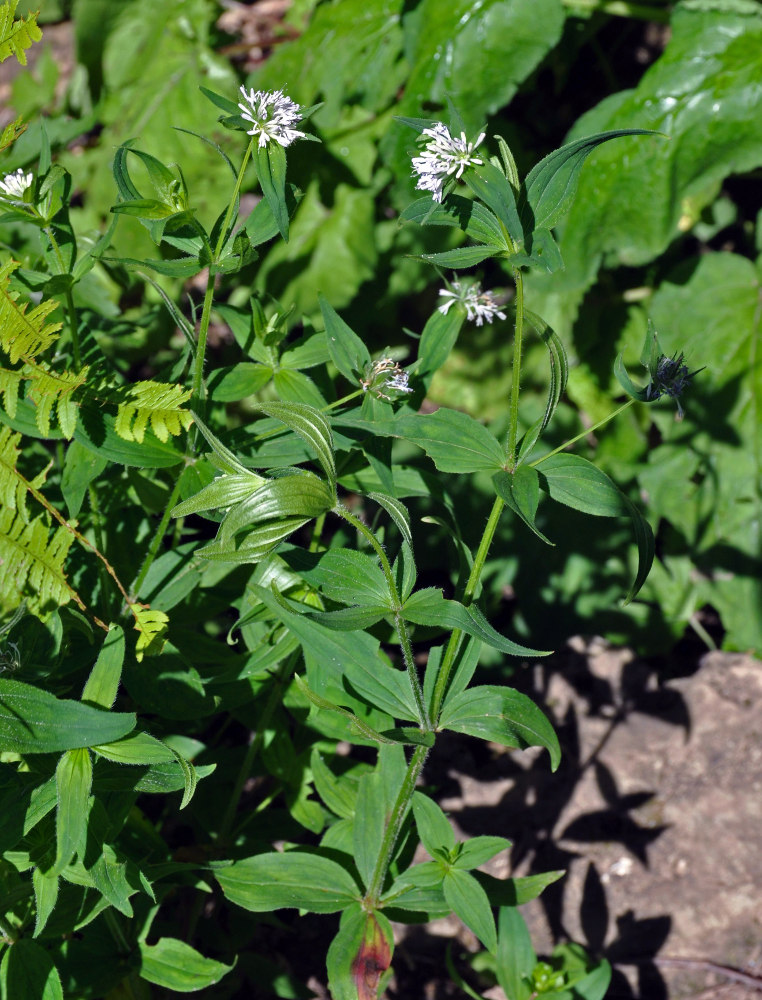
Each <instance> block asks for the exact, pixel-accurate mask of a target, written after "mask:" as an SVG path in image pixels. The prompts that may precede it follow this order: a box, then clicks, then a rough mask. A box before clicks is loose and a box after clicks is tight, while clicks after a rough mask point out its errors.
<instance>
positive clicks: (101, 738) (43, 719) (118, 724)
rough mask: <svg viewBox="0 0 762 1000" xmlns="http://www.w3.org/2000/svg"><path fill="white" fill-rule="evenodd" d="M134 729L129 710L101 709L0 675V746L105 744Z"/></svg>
mask: <svg viewBox="0 0 762 1000" xmlns="http://www.w3.org/2000/svg"><path fill="white" fill-rule="evenodd" d="M134 728H135V716H134V714H133V713H131V712H105V711H103V710H102V709H98V708H92V707H91V706H90V705H83V704H82V703H81V702H78V701H69V700H66V699H63V698H56V696H55V695H53V694H50V692H49V691H43V690H42V689H41V688H36V687H32V685H30V684H23V683H22V682H21V681H12V680H8V679H7V678H4V677H0V749H2V750H6V751H8V750H9V751H11V752H12V753H22V754H23V753H54V752H56V751H61V750H74V749H76V748H78V747H89V746H94V745H95V744H97V743H109V742H111V741H112V740H118V739H119V738H120V737H122V736H126V735H127V733H129V732H131V731H132V730H133V729H134Z"/></svg>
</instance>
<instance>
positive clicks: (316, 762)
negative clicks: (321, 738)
mask: <svg viewBox="0 0 762 1000" xmlns="http://www.w3.org/2000/svg"><path fill="white" fill-rule="evenodd" d="M310 769H311V770H312V777H313V779H314V781H315V788H316V790H317V793H318V795H319V796H320V798H321V799H322V800H323V802H325V804H326V805H327V806H328V808H329V809H330V810H331V812H334V813H336V815H337V816H340V817H341V818H342V819H351V818H352V817H353V816H354V813H355V806H356V804H357V785H356V783H355V782H352V781H348V780H347V778H346V776H341V777H337V776H336V775H335V774H334V773H333V771H332V770H331V769H330V768H329V767H328V765H327V764H326V763H325V761H324V760H323V757H322V755H321V753H320V751H319V750H318V748H317V747H313V748H312V754H311V756H310Z"/></svg>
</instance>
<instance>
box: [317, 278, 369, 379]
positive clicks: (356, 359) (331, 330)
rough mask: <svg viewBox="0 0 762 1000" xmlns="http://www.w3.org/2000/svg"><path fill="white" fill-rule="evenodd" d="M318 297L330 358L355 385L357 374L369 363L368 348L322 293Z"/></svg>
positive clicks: (360, 373)
mask: <svg viewBox="0 0 762 1000" xmlns="http://www.w3.org/2000/svg"><path fill="white" fill-rule="evenodd" d="M318 299H319V301H320V311H321V312H322V314H323V322H324V323H325V332H326V337H327V342H328V350H329V351H330V353H331V359H332V361H333V363H334V364H335V365H336V367H337V368H338V369H339V371H340V372H341V374H342V375H343V376H344V378H345V379H347V381H348V382H351V383H352V384H353V385H356V384H357V381H358V376H360V375H362V372H363V369H364V368H365V366H366V365H367V364H369V363H370V354H369V352H368V348H367V347H366V346H365V344H364V343H363V342H362V340H360V338H359V337H358V336H357V334H356V333H355V332H354V330H352V329H351V328H350V327H349V326H348V325H347V324H346V323H345V322H344V320H343V319H342V318H341V316H339V314H338V313H337V312H336V310H335V309H334V308H333V306H331V305H330V303H329V302H328V301H327V300H326V299H325V298H324V297H323V296H322V295H319V296H318Z"/></svg>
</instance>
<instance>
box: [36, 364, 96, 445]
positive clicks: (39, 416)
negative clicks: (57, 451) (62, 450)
mask: <svg viewBox="0 0 762 1000" xmlns="http://www.w3.org/2000/svg"><path fill="white" fill-rule="evenodd" d="M89 370H90V369H89V368H88V367H87V366H85V367H84V368H83V369H82V370H81V371H79V372H70V371H62V372H54V371H52V370H51V369H50V368H48V366H47V365H46V364H44V363H42V364H39V365H35V366H34V369H33V371H32V372H31V374H30V375H29V376H28V377H29V380H30V384H31V391H30V393H29V398H30V399H31V400H32V401H33V402H34V403H36V406H37V409H36V413H35V420H36V422H37V426H38V427H39V429H40V433H41V434H44V435H45V437H47V436H48V435H49V434H50V417H51V414H52V411H53V406H54V405H55V407H56V416H57V418H58V426H59V427H60V428H61V433H62V434H63V436H64V437H65V438H67V439H70V438H72V437H73V436H74V431H75V429H76V426H77V420H78V418H79V405H78V403H77V402H76V401H75V399H74V395H75V393H76V391H77V389H82V388H83V387H84V386H86V383H87V373H88V371H89Z"/></svg>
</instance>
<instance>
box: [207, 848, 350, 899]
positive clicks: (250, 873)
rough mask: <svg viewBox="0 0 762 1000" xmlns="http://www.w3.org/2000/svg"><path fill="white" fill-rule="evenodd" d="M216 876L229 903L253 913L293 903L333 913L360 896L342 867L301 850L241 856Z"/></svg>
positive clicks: (218, 871) (221, 869) (216, 873)
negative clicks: (240, 859)
mask: <svg viewBox="0 0 762 1000" xmlns="http://www.w3.org/2000/svg"><path fill="white" fill-rule="evenodd" d="M215 877H216V879H217V881H218V882H219V883H220V885H221V887H222V891H223V893H224V894H225V897H226V898H227V899H229V900H230V901H231V903H236V904H237V905H238V906H242V907H243V908H244V909H245V910H251V911H253V912H255V913H268V912H270V911H272V910H281V909H286V908H292V907H293V908H296V909H299V910H307V911H308V912H309V913H336V912H337V911H338V910H343V909H344V907H346V906H349V905H350V904H351V903H353V902H354V901H355V900H357V899H359V897H360V890H359V889H358V887H357V886H356V885H355V881H354V879H353V878H352V876H351V875H350V874H349V872H348V871H347V870H346V869H345V868H342V867H341V865H339V864H337V863H336V862H335V861H331V860H330V859H329V858H324V857H321V856H320V855H319V854H312V853H310V854H307V853H305V852H304V851H286V852H284V853H282V854H280V853H275V852H273V853H270V854H258V855H256V856H255V857H253V858H244V860H243V861H236V862H235V863H234V864H232V865H230V866H228V867H227V868H220V869H218V870H217V871H216V872H215Z"/></svg>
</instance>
